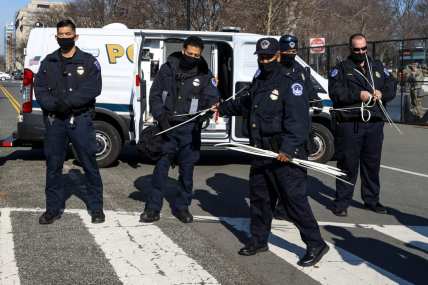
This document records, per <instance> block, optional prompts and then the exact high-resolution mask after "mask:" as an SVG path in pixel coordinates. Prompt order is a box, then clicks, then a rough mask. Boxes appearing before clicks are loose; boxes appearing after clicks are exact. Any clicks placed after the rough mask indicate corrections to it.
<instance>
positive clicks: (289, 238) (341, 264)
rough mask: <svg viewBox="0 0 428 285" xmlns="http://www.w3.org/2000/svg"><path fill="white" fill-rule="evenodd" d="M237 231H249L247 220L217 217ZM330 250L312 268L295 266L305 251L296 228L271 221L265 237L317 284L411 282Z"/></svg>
mask: <svg viewBox="0 0 428 285" xmlns="http://www.w3.org/2000/svg"><path fill="white" fill-rule="evenodd" d="M220 220H221V221H223V222H226V223H228V224H230V225H231V226H233V227H234V228H235V229H237V230H239V231H244V232H247V233H248V232H249V219H245V218H220ZM328 245H329V246H330V251H329V252H328V253H327V254H326V255H325V256H324V258H323V259H322V260H321V261H320V262H319V263H318V264H317V266H316V267H308V268H303V267H300V266H298V265H297V261H298V260H299V256H303V255H304V253H305V248H306V246H305V244H304V243H303V241H302V240H301V238H300V234H299V231H298V230H297V228H296V227H295V226H294V225H293V224H291V223H289V222H283V221H275V223H273V225H272V235H271V237H270V239H269V249H270V251H271V252H272V253H274V254H275V255H277V256H278V257H280V258H282V259H283V260H285V261H286V262H287V263H289V264H290V265H292V266H294V267H295V268H296V269H298V270H300V271H302V272H304V273H305V274H307V275H309V276H310V277H311V278H313V279H315V280H317V281H318V282H320V283H321V284H350V282H351V283H352V284H411V283H409V282H407V281H406V280H403V279H402V278H399V277H398V276H396V275H394V274H392V273H390V272H388V271H386V270H384V269H382V268H380V267H378V266H376V265H374V264H371V263H370V262H367V261H365V260H363V259H362V258H360V257H358V256H355V255H353V254H352V253H350V252H348V251H346V250H344V249H342V248H340V247H337V246H334V245H333V244H331V243H328Z"/></svg>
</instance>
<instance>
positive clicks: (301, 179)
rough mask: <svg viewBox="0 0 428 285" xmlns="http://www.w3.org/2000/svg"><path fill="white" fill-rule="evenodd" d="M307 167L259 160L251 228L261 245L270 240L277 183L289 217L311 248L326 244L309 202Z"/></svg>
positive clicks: (253, 186) (255, 164)
mask: <svg viewBox="0 0 428 285" xmlns="http://www.w3.org/2000/svg"><path fill="white" fill-rule="evenodd" d="M306 179H307V174H306V170H305V169H303V168H300V167H298V166H295V165H292V164H285V163H282V162H277V161H275V160H272V159H268V160H266V159H257V160H255V161H254V162H253V163H252V165H251V170H250V217H251V225H250V231H251V235H252V240H253V241H254V242H255V243H257V244H266V243H267V242H268V238H269V234H270V230H271V224H272V202H271V197H272V198H273V197H276V195H275V194H273V193H274V191H276V190H275V188H274V186H273V184H274V183H276V184H277V185H278V192H279V193H278V195H280V197H281V201H282V202H283V203H284V206H285V209H286V212H287V215H288V217H289V218H290V219H291V220H292V221H293V222H294V224H295V225H296V226H297V228H298V229H299V231H300V236H301V238H302V240H303V242H304V243H305V244H306V245H307V246H308V247H319V246H322V245H323V244H324V241H323V239H322V237H321V233H320V230H319V227H318V224H317V221H316V220H315V217H314V215H313V213H312V209H311V206H310V205H309V201H308V197H307V192H306Z"/></svg>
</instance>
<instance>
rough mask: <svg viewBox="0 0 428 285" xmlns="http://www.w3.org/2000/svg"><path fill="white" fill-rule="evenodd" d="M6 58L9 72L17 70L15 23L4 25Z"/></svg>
mask: <svg viewBox="0 0 428 285" xmlns="http://www.w3.org/2000/svg"><path fill="white" fill-rule="evenodd" d="M4 60H5V69H6V71H7V72H11V71H13V70H15V28H14V25H13V23H10V24H7V25H5V26H4Z"/></svg>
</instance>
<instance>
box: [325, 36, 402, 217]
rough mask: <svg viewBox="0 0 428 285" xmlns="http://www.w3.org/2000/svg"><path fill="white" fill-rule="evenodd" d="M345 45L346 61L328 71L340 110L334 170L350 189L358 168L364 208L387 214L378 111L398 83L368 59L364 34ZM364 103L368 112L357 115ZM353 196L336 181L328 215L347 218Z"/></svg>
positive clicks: (352, 190) (330, 89) (332, 95)
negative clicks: (342, 173)
mask: <svg viewBox="0 0 428 285" xmlns="http://www.w3.org/2000/svg"><path fill="white" fill-rule="evenodd" d="M349 45H350V52H351V54H350V56H349V57H348V58H347V59H346V60H344V61H342V62H340V63H339V64H338V65H337V66H336V67H335V68H333V69H332V70H331V71H330V74H329V81H328V82H329V94H330V98H331V100H332V101H333V107H334V108H335V109H339V110H336V111H334V113H333V115H334V118H335V121H336V122H337V123H336V129H335V142H336V155H337V167H338V168H340V169H342V170H343V171H345V172H346V173H347V175H348V180H349V181H350V182H351V183H353V184H355V182H356V181H357V175H358V167H360V171H361V174H360V177H361V197H362V199H363V201H364V206H365V207H366V208H367V209H369V210H372V211H374V212H376V213H383V214H385V213H386V212H387V211H386V208H385V207H384V206H383V205H382V204H381V203H379V192H380V181H379V168H380V160H381V152H382V143H383V126H384V115H383V113H382V111H381V109H380V107H379V105H380V104H381V102H382V103H383V104H386V103H387V102H388V101H390V100H392V99H393V98H394V97H395V89H396V83H395V80H394V79H393V77H392V76H391V75H390V74H389V72H388V71H387V70H386V69H385V68H384V66H383V65H382V63H381V62H380V61H378V60H373V59H372V58H370V57H368V56H367V41H366V37H365V36H364V35H363V34H354V35H352V36H351V37H350V38H349ZM372 78H373V81H374V82H373V81H372ZM373 83H374V84H373ZM373 85H374V86H373ZM362 103H363V104H365V105H367V106H372V107H367V108H365V109H363V110H364V111H361V106H364V105H362ZM343 108H346V109H345V110H343ZM352 108H354V109H352ZM341 109H342V110H341ZM368 112H370V114H371V116H370V117H369V113H368ZM353 192H354V187H353V186H351V185H349V184H345V183H343V182H342V181H339V180H337V181H336V199H335V203H334V207H333V209H332V211H333V213H334V214H335V215H337V216H347V214H348V213H347V208H348V206H349V203H350V201H351V200H352V195H353Z"/></svg>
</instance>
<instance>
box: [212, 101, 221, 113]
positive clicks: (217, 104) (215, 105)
mask: <svg viewBox="0 0 428 285" xmlns="http://www.w3.org/2000/svg"><path fill="white" fill-rule="evenodd" d="M218 106H220V103H215V104H214V105H212V106H211V108H210V111H212V112H214V113H216V112H218Z"/></svg>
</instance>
